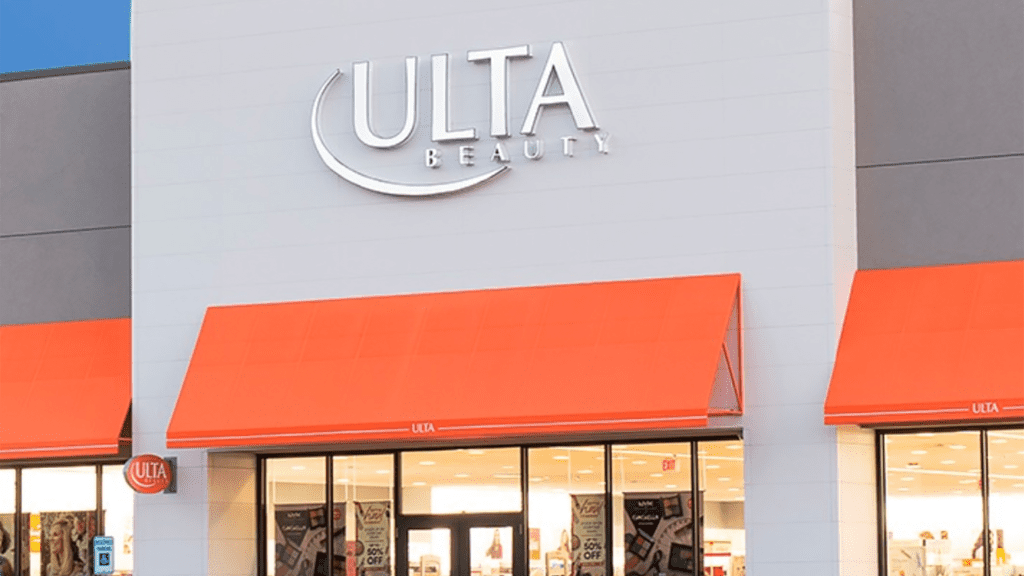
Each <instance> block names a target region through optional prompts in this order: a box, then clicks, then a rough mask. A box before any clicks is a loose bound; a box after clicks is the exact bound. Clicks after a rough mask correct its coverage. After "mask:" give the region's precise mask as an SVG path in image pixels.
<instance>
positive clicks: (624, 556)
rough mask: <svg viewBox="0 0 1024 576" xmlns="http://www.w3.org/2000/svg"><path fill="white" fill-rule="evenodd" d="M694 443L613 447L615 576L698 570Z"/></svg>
mask: <svg viewBox="0 0 1024 576" xmlns="http://www.w3.org/2000/svg"><path fill="white" fill-rule="evenodd" d="M690 449H691V443H690V442H673V443H660V444H625V445H616V446H612V526H613V531H612V542H613V544H612V561H613V566H614V570H615V574H616V576H659V575H660V574H663V573H670V572H687V571H689V572H690V573H693V572H694V571H695V566H696V555H695V553H694V542H693V491H692V488H691V483H690V473H691V471H690Z"/></svg>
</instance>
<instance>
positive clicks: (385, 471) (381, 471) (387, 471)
mask: <svg viewBox="0 0 1024 576" xmlns="http://www.w3.org/2000/svg"><path fill="white" fill-rule="evenodd" d="M377 474H391V470H384V469H383V468H382V469H380V470H377Z"/></svg>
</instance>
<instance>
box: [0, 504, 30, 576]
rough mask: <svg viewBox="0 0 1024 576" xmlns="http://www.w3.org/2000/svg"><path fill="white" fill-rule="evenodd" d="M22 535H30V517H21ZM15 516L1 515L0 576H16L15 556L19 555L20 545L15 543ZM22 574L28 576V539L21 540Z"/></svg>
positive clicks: (25, 514) (26, 514) (23, 515)
mask: <svg viewBox="0 0 1024 576" xmlns="http://www.w3.org/2000/svg"><path fill="white" fill-rule="evenodd" d="M21 533H22V534H28V533H29V515H28V513H27V512H26V513H23V514H22V515H21ZM14 534H15V530H14V514H11V513H8V514H0V576H15V574H14V555H15V554H17V553H18V548H19V546H18V543H17V542H15V541H14ZM20 548H21V573H22V575H23V576H28V568H29V562H28V538H22V539H21V546H20Z"/></svg>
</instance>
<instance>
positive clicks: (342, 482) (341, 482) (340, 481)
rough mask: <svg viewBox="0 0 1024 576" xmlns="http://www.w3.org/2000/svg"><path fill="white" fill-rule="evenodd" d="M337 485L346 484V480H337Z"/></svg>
mask: <svg viewBox="0 0 1024 576" xmlns="http://www.w3.org/2000/svg"><path fill="white" fill-rule="evenodd" d="M337 483H338V484H348V478H342V479H341V480H338V481H337Z"/></svg>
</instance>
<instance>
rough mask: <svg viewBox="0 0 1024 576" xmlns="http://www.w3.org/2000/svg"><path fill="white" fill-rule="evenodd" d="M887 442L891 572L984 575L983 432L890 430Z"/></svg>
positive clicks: (887, 514)
mask: <svg viewBox="0 0 1024 576" xmlns="http://www.w3.org/2000/svg"><path fill="white" fill-rule="evenodd" d="M884 445H885V488H886V490H885V518H886V525H887V526H886V529H887V541H886V542H887V543H886V547H887V556H888V558H887V562H888V572H887V573H888V574H890V575H892V576H898V575H899V574H901V573H903V574H911V573H917V572H916V570H919V568H918V567H919V566H921V567H924V569H926V570H928V571H929V572H930V573H943V574H952V573H954V568H957V569H958V570H961V572H963V573H964V574H965V576H966V575H968V574H975V573H976V574H978V575H979V576H980V575H981V574H982V566H983V562H984V554H983V551H982V544H983V540H982V537H981V534H982V520H983V513H982V492H981V433H980V432H978V431H958V432H936V433H932V432H921V433H909V434H888V435H886V436H885V443H884ZM963 568H967V569H969V570H967V571H963V570H962V569H963Z"/></svg>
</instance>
